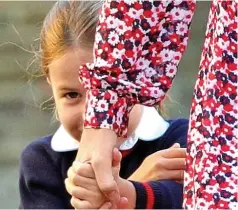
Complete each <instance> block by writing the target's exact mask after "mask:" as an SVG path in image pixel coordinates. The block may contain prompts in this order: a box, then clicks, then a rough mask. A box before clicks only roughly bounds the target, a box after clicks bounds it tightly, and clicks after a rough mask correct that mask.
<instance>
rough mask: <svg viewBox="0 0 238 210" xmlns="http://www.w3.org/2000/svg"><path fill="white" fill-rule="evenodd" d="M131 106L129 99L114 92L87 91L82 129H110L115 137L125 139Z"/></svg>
mask: <svg viewBox="0 0 238 210" xmlns="http://www.w3.org/2000/svg"><path fill="white" fill-rule="evenodd" d="M133 105H134V104H133V103H132V101H131V100H130V98H129V97H128V98H127V97H125V96H122V95H120V94H118V93H117V92H115V91H112V90H99V89H92V90H88V92H87V99H86V112H85V113H86V114H85V118H84V128H105V129H111V130H113V131H115V133H116V134H117V136H122V137H126V135H127V128H128V121H129V113H130V111H131V109H132V107H133Z"/></svg>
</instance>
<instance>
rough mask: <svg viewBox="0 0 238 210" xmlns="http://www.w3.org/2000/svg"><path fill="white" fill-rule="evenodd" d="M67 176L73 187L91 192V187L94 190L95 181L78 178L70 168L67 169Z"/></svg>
mask: <svg viewBox="0 0 238 210" xmlns="http://www.w3.org/2000/svg"><path fill="white" fill-rule="evenodd" d="M67 175H68V178H69V180H70V181H71V182H72V183H73V184H74V185H77V186H81V187H83V188H86V189H88V190H92V188H93V187H95V188H96V186H97V182H96V179H92V178H87V177H83V176H80V175H78V174H76V173H75V172H74V171H73V169H72V167H70V168H69V170H68V172H67Z"/></svg>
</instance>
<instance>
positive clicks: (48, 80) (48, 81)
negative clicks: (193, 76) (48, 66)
mask: <svg viewBox="0 0 238 210" xmlns="http://www.w3.org/2000/svg"><path fill="white" fill-rule="evenodd" d="M46 80H47V83H48V84H49V85H51V82H50V78H49V77H47V78H46Z"/></svg>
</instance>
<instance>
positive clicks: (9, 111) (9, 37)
mask: <svg viewBox="0 0 238 210" xmlns="http://www.w3.org/2000/svg"><path fill="white" fill-rule="evenodd" d="M53 3H54V2H51V1H22V2H21V1H15V2H11V1H6V2H4V1H0V186H1V188H0V208H1V209H5V208H18V204H19V193H18V169H19V165H18V164H19V157H20V153H21V151H22V150H23V148H24V147H25V146H26V145H27V144H29V143H30V142H31V141H34V140H35V139H37V138H38V137H40V136H45V135H48V134H51V133H53V132H54V131H55V130H56V128H57V126H58V125H57V123H56V122H54V120H53V118H52V110H51V108H52V107H51V106H50V105H51V103H50V101H48V102H47V99H49V97H50V95H51V92H50V89H49V87H48V86H47V84H46V82H45V80H44V78H42V77H39V76H38V75H40V72H39V71H40V67H39V62H38V61H37V60H36V59H35V54H36V51H37V49H38V44H39V32H40V28H41V24H42V22H43V19H44V17H45V15H46V14H47V12H48V11H49V9H50V8H51V6H52V5H53ZM209 7H210V2H206V1H199V2H198V3H197V9H196V14H195V16H194V19H193V23H192V31H191V38H190V41H189V45H188V49H187V52H186V54H185V56H184V57H183V59H182V62H181V63H180V66H179V73H178V75H177V78H176V79H175V82H174V85H173V88H172V90H171V91H170V92H169V96H170V100H166V102H165V111H166V115H167V117H188V116H189V108H190V104H191V98H192V92H193V87H194V84H195V80H196V76H197V72H198V67H199V60H200V56H201V48H202V44H203V40H204V34H205V28H206V21H207V17H208V11H209Z"/></svg>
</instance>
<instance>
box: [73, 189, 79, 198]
mask: <svg viewBox="0 0 238 210" xmlns="http://www.w3.org/2000/svg"><path fill="white" fill-rule="evenodd" d="M79 194H80V192H79V190H78V189H77V188H76V187H72V190H71V195H72V196H74V197H78V196H79Z"/></svg>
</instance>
